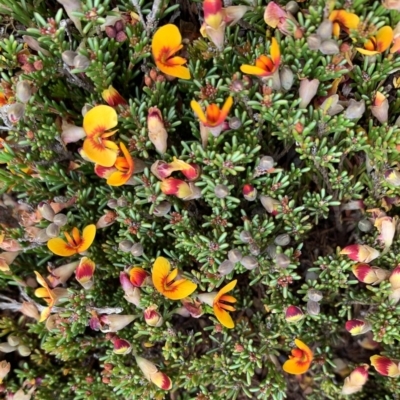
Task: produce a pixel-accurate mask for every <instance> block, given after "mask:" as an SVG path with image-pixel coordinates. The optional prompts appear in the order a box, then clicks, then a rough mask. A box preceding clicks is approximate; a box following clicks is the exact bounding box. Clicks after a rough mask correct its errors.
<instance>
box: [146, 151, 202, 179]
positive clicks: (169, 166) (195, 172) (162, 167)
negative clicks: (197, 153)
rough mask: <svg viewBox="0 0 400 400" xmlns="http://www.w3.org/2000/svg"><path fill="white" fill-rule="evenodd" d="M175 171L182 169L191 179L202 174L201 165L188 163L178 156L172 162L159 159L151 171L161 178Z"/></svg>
mask: <svg viewBox="0 0 400 400" xmlns="http://www.w3.org/2000/svg"><path fill="white" fill-rule="evenodd" d="M175 171H181V172H182V174H183V175H185V177H186V178H187V179H188V180H189V181H194V180H196V179H197V178H198V177H199V175H200V166H199V165H197V164H193V163H190V164H188V163H186V162H185V161H182V160H179V159H177V158H176V157H173V161H172V162H170V163H166V162H165V161H162V160H158V161H156V162H155V163H154V164H153V165H152V166H151V172H152V173H153V174H154V175H155V176H156V177H157V178H158V179H161V180H162V179H165V178H168V177H169V176H170V175H171V174H172V173H173V172H175Z"/></svg>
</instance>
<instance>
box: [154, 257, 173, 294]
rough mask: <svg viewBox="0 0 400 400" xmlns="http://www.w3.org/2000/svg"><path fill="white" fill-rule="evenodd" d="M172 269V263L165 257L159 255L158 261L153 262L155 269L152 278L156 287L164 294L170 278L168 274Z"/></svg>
mask: <svg viewBox="0 0 400 400" xmlns="http://www.w3.org/2000/svg"><path fill="white" fill-rule="evenodd" d="M170 271H171V264H170V263H169V261H168V260H167V259H166V258H164V257H157V259H156V261H155V262H154V264H153V271H152V275H151V279H152V281H153V285H154V287H155V288H156V289H157V290H158V291H159V292H160V293H161V294H164V292H165V289H164V283H165V281H166V279H167V278H168V275H169V273H170Z"/></svg>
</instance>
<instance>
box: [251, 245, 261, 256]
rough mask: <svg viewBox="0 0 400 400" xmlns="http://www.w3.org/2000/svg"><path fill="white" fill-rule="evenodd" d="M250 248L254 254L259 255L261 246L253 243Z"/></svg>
mask: <svg viewBox="0 0 400 400" xmlns="http://www.w3.org/2000/svg"><path fill="white" fill-rule="evenodd" d="M249 250H250V253H251V254H252V255H253V256H258V255H259V254H260V248H259V247H258V246H257V245H256V244H255V243H252V244H251V245H250V246H249Z"/></svg>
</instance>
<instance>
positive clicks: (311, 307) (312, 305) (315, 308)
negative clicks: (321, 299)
mask: <svg viewBox="0 0 400 400" xmlns="http://www.w3.org/2000/svg"><path fill="white" fill-rule="evenodd" d="M319 311H320V305H319V303H317V302H316V301H313V300H308V301H307V312H308V314H309V315H318V314H319Z"/></svg>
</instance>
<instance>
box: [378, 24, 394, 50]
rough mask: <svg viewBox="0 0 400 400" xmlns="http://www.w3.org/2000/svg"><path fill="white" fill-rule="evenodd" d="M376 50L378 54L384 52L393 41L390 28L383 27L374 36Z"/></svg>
mask: <svg viewBox="0 0 400 400" xmlns="http://www.w3.org/2000/svg"><path fill="white" fill-rule="evenodd" d="M375 37H376V50H377V51H378V52H379V53H383V52H384V51H386V50H387V49H388V48H389V46H390V45H391V44H392V41H393V29H392V28H391V27H390V26H384V27H382V28H381V29H379V31H378V32H377V34H376V36H375Z"/></svg>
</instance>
